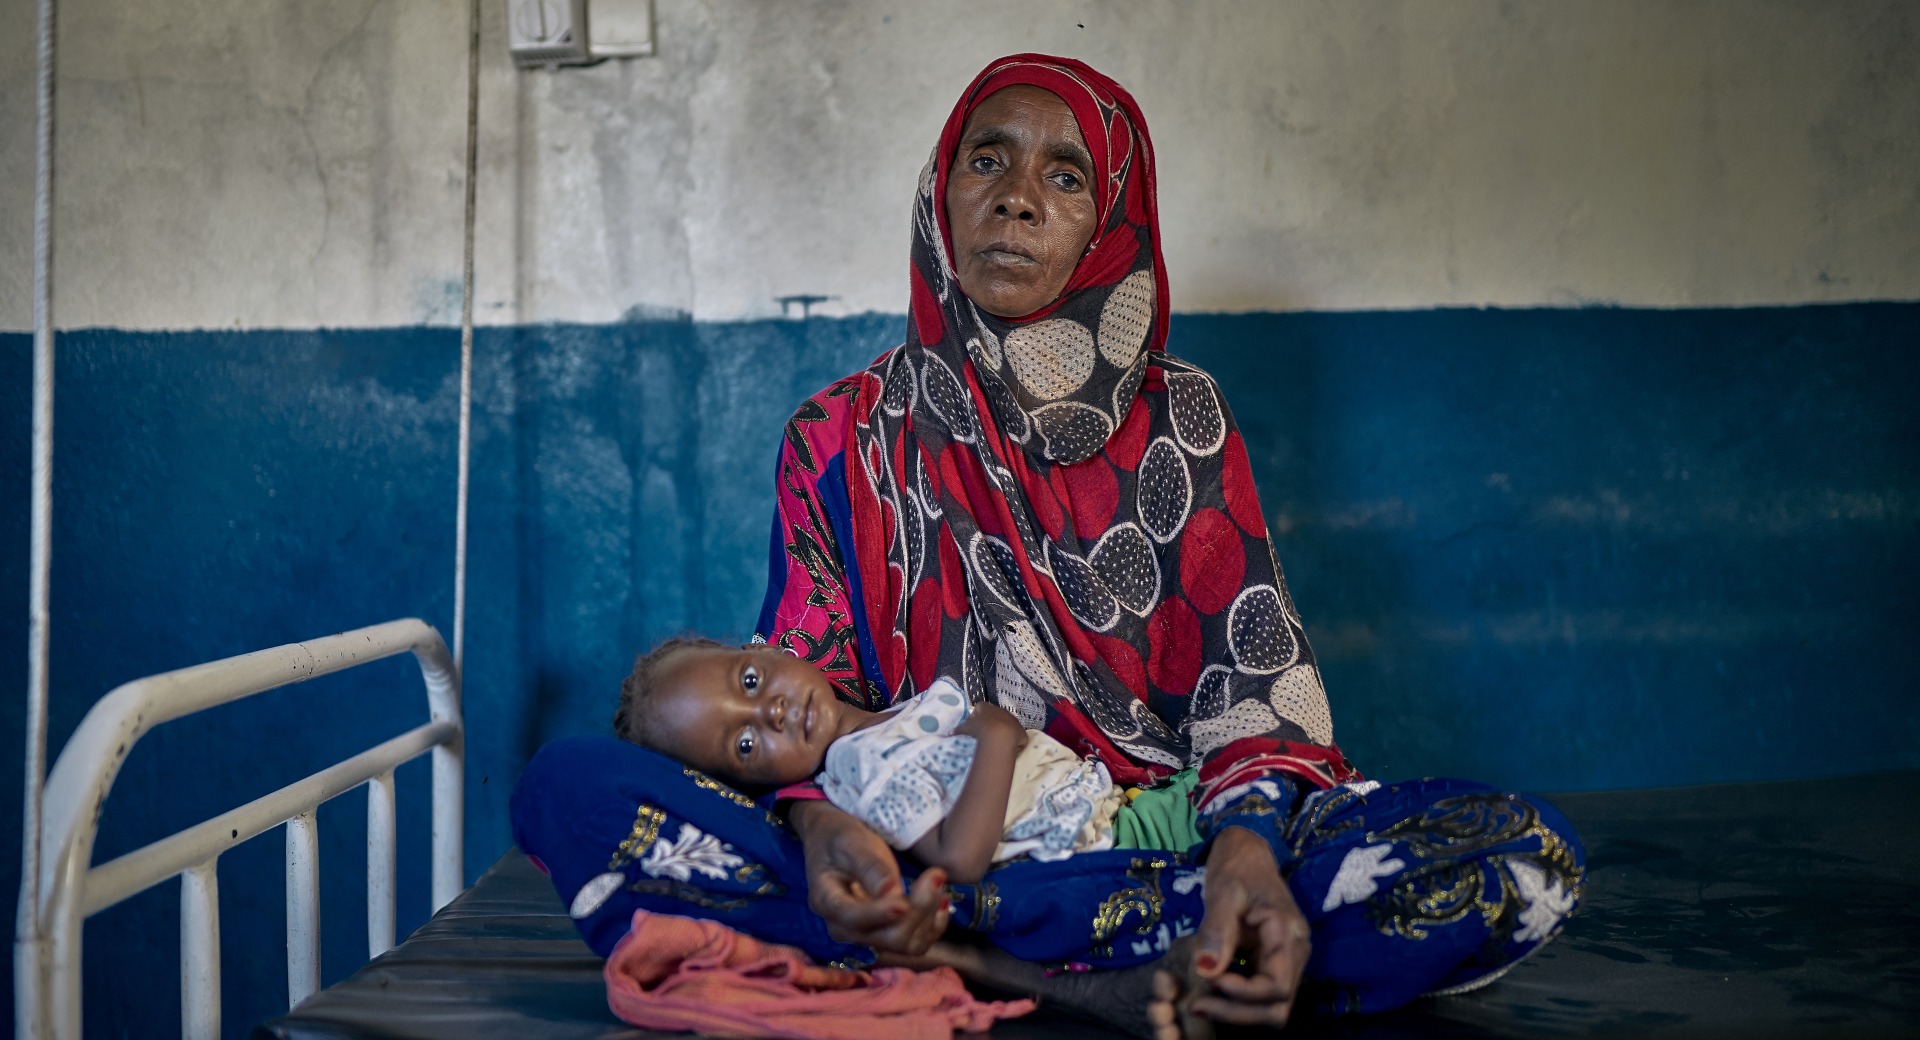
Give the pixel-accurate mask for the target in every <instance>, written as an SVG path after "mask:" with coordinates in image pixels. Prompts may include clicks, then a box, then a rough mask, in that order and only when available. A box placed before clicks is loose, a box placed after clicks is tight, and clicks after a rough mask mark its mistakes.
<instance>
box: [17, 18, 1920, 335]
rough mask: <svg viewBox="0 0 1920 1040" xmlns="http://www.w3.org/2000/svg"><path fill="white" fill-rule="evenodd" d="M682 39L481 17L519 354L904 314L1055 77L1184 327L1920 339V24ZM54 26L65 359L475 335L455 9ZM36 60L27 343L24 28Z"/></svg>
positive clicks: (491, 217) (817, 29)
mask: <svg viewBox="0 0 1920 1040" xmlns="http://www.w3.org/2000/svg"><path fill="white" fill-rule="evenodd" d="M657 3H658V33H657V35H658V39H659V47H660V54H659V56H658V57H656V58H651V59H641V60H636V61H630V62H615V63H608V64H605V65H601V66H598V67H594V68H590V69H581V70H567V71H562V72H559V73H553V74H549V73H545V72H534V73H520V72H515V71H514V70H512V69H511V68H510V67H509V66H508V64H507V61H506V57H505V53H504V43H503V32H502V9H503V5H502V4H501V3H500V0H486V3H485V11H486V17H487V24H486V40H485V44H486V54H485V62H486V69H485V81H484V85H483V96H482V108H483V111H482V121H483V141H482V163H483V165H482V170H481V183H480V203H481V221H482V227H481V234H480V254H479V264H480V268H479V270H480V275H479V281H480V308H479V311H480V314H481V319H482V320H483V321H488V322H495V323H504V322H537V321H555V320H559V321H609V320H617V319H618V318H620V317H621V316H622V315H623V314H628V313H640V314H652V313H659V312H661V311H681V312H689V313H691V314H692V315H693V316H695V317H696V318H702V319H709V318H711V319H724V318H736V317H744V316H757V315H766V314H770V313H774V312H775V310H776V307H775V304H774V303H773V297H775V296H777V295H783V294H788V293H799V292H812V293H824V294H829V295H832V296H833V297H835V299H834V300H833V301H832V303H830V304H829V305H827V306H826V307H823V308H821V309H820V312H824V313H847V312H857V311H866V310H881V311H894V312H898V311H903V310H904V309H905V305H906V292H905V271H906V255H905V253H906V243H907V213H908V202H909V193H910V192H911V190H912V185H913V182H914V177H915V174H916V172H917V171H918V169H919V167H920V164H921V163H922V162H923V161H924V159H925V158H926V154H927V149H928V148H929V147H930V146H931V144H932V142H933V139H934V136H935V134H936V133H937V131H938V128H939V124H940V122H941V120H942V118H943V117H944V116H945V114H946V111H947V108H948V106H949V105H950V104H951V103H952V100H953V98H954V96H955V95H956V94H957V93H958V91H959V90H960V89H961V88H962V87H963V86H964V85H965V83H966V82H967V80H968V79H969V77H970V76H971V75H972V74H973V73H974V72H975V71H977V69H978V68H979V67H980V66H981V65H983V64H984V63H985V62H986V61H987V60H989V59H990V58H992V57H994V56H996V55H999V54H1002V53H1006V52H1010V51H1015V50H1021V49H1034V50H1042V51H1052V52H1056V53H1067V54H1074V55H1078V56H1080V57H1083V58H1085V59H1086V60H1088V61H1090V62H1091V63H1093V64H1094V65H1095V66H1097V67H1099V68H1101V69H1103V70H1105V71H1107V72H1108V73H1110V74H1112V75H1114V76H1115V77H1116V78H1118V79H1119V80H1121V81H1122V82H1123V83H1126V84H1127V85H1128V86H1129V87H1130V89H1132V90H1133V92H1134V93H1135V95H1136V96H1137V97H1138V98H1139V99H1140V101H1141V104H1142V105H1143V106H1144V107H1145V109H1146V112H1147V116H1148V119H1149V121H1150V122H1151V124H1152V126H1153V128H1154V130H1155V139H1156V143H1157V145H1158V147H1159V150H1160V155H1161V160H1162V167H1163V170H1162V191H1163V195H1162V206H1163V214H1164V220H1165V225H1166V226H1165V232H1166V254H1167V259H1168V264H1169V266H1170V268H1171V275H1172V280H1173V291H1174V299H1175V304H1176V306H1177V307H1178V308H1180V309H1184V310H1292V309H1344V308H1357V309H1364V308H1378V307H1424V306H1435V305H1475V304H1495V305H1503V306H1527V305H1539V304H1577V303H1584V302H1595V301H1598V302H1608V303H1620V304H1627V305H1652V306H1714V305H1741V304H1765V303H1793V302H1806V301H1818V300H1855V299H1917V298H1920V174H1916V172H1915V171H1916V170H1920V5H1916V4H1913V3H1911V2H1907V0H1885V2H1870V0H1791V2H1773V3H1765V4H1761V3H1752V2H1747V0H1696V2H1690V3H1674V2H1670V0H1615V2H1610V3H1604V4H1599V3H1584V2H1580V3H1574V2H1567V3H1558V2H1529V3H1502V2H1495V0H1471V2H1469V0H1449V2H1445V3H1442V2H1437V0H1406V2H1386V0H1322V2H1308V0H1292V2H1247V3H1216V2H1196V3H1169V2H1153V0H1104V2H1098V3H1095V2H1069V0H1060V2H1051V3H1049V2H1033V0H970V2H966V3H951V4H948V3H926V2H909V0H841V2H818V3H803V2H799V0H788V2H778V3H776V2H769V0H704V2H702V0H657ZM61 10H62V18H63V23H62V32H61V62H62V64H61V76H60V113H61V119H62V123H61V126H60V134H61V138H60V150H59V162H60V187H59V192H60V194H59V211H58V212H59V218H58V219H59V235H60V253H59V272H58V274H59V297H58V300H57V306H56V309H57V311H58V313H59V316H60V320H61V323H62V324H63V325H69V326H87V325H110V326H123V327H139V328H193V327H223V326H224V327H233V326H240V327H274V326H280V327H306V326H316V325H336V326H337V325H392V324H414V323H421V322H428V323H448V322H451V321H453V320H454V319H455V318H456V317H457V314H458V279H459V259H460V257H459V246H460V238H459V217H460V190H461V171H460V163H461V148H462V136H461V135H462V131H463V125H464V123H463V110H462V105H463V101H464V90H463V87H464V80H463V75H464V64H463V63H464V61H465V50H464V43H465V35H464V31H463V30H464V17H465V14H464V12H465V5H464V4H463V3H460V2H459V0H326V2H318V0H274V2H265V0H194V2H191V3H188V2H184V0H180V2H170V3H165V4H128V3H123V2H115V0H62V3H61ZM0 24H4V25H6V26H7V27H8V28H7V30H6V31H3V32H0V328H9V329H22V328H26V327H28V326H29V324H30V321H31V318H30V308H29V284H30V256H31V248H30V245H31V235H32V228H31V212H32V205H31V200H32V194H31V184H32V161H33V158H32V141H33V136H32V134H33V128H32V104H33V91H32V84H33V78H32V77H33V70H32V46H31V41H32V32H31V27H32V24H33V5H32V2H31V0H0ZM636 308H637V310H636Z"/></svg>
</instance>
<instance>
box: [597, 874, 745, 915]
mask: <svg viewBox="0 0 1920 1040" xmlns="http://www.w3.org/2000/svg"><path fill="white" fill-rule="evenodd" d="M627 891H629V892H637V893H639V894H641V895H653V896H666V897H668V898H670V899H678V900H679V901H681V902H682V903H692V904H693V905H694V906H697V907H700V908H702V909H705V910H718V911H721V912H724V913H732V912H733V911H735V910H740V909H744V908H745V907H746V905H747V902H748V901H747V900H746V899H722V898H720V897H719V896H715V895H713V894H711V893H708V892H705V891H702V890H701V889H700V888H699V887H698V886H695V885H689V884H687V883H686V882H684V881H668V880H663V879H657V878H641V879H639V880H637V881H635V882H633V883H632V884H630V885H628V886H627Z"/></svg>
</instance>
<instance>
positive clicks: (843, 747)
mask: <svg viewBox="0 0 1920 1040" xmlns="http://www.w3.org/2000/svg"><path fill="white" fill-rule="evenodd" d="M970 714H972V706H971V705H970V704H968V703H967V697H966V694H965V693H962V692H961V690H960V688H959V687H958V686H956V685H954V684H953V683H951V682H949V681H947V680H945V679H941V680H938V681H936V682H935V683H934V684H933V685H932V686H929V687H928V688H927V689H926V691H925V692H923V693H921V694H919V695H917V696H915V697H913V698H911V699H909V700H907V701H905V702H904V703H902V704H900V705H898V706H897V707H895V708H894V709H893V711H892V712H891V713H889V715H888V717H887V718H886V719H885V721H882V722H879V723H876V724H874V725H872V726H869V727H867V728H866V729H863V730H858V731H856V732H853V733H849V734H848V735H846V736H844V737H841V738H840V739H839V740H836V741H834V742H833V744H832V745H831V746H829V747H828V748H827V760H826V764H825V767H824V768H823V769H822V771H821V773H820V789H821V790H822V791H823V792H824V793H825V794H826V796H827V799H828V800H829V801H831V802H833V804H835V805H837V806H839V807H840V808H841V809H844V810H845V811H847V812H848V813H851V814H852V815H854V816H857V817H859V818H860V819H861V820H863V821H865V822H866V823H867V825H868V826H870V827H872V828H873V829H874V830H875V831H878V832H879V833H880V836H881V837H883V838H885V839H886V840H887V844H889V845H892V846H893V847H894V848H896V849H908V848H912V847H913V844H914V843H915V842H917V841H919V840H920V839H921V838H923V837H926V834H927V832H928V831H930V830H932V829H933V828H934V825H935V824H938V823H939V822H940V821H941V820H943V819H945V818H946V816H947V813H949V812H951V811H952V810H953V805H954V802H955V801H957V800H958V799H959V797H960V789H961V788H962V787H963V786H964V785H965V784H966V782H967V772H968V771H969V769H971V767H972V766H973V752H974V747H975V745H976V743H977V742H976V741H975V740H974V739H973V738H972V737H967V736H956V735H954V732H953V731H954V729H955V728H957V727H958V726H959V725H960V724H961V723H963V722H965V721H966V720H967V716H968V715H970ZM1124 798H1125V796H1124V795H1123V794H1122V793H1121V791H1120V789H1119V788H1118V787H1115V786H1114V784H1113V780H1112V778H1111V777H1110V776H1108V774H1107V767H1106V766H1105V765H1103V764H1101V763H1100V762H1099V760H1097V759H1086V760H1082V759H1081V758H1079V757H1078V756H1076V755H1075V754H1074V753H1073V752H1071V751H1069V750H1067V748H1066V746H1065V745H1063V744H1061V743H1060V742H1059V741H1057V740H1055V739H1053V738H1052V737H1049V736H1047V735H1046V734H1045V733H1042V732H1040V731H1039V730H1033V729H1030V730H1028V731H1027V746H1026V748H1025V749H1024V750H1022V751H1021V752H1020V755H1019V757H1018V758H1016V759H1015V760H1014V767H1013V787H1012V790H1011V791H1010V792H1009V794H1008V797H1007V821H1006V828H1005V830H1003V831H1002V832H1001V841H1000V845H999V847H998V848H996V849H995V850H994V853H993V859H994V862H996V863H997V862H1000V861H1002V860H1007V859H1012V858H1014V857H1015V856H1020V855H1023V854H1025V855H1031V856H1032V857H1033V858H1034V859H1041V860H1055V859H1065V858H1066V857H1067V856H1070V855H1072V854H1073V853H1075V852H1092V851H1094V850H1097V849H1105V848H1111V847H1112V846H1113V816H1114V813H1115V812H1117V811H1119V808H1120V806H1121V804H1122V803H1123V801H1124Z"/></svg>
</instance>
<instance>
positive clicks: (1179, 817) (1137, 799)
mask: <svg viewBox="0 0 1920 1040" xmlns="http://www.w3.org/2000/svg"><path fill="white" fill-rule="evenodd" d="M1199 779H1200V771H1199V770H1197V769H1182V770H1181V771H1179V772H1178V773H1175V774H1173V775H1172V776H1170V777H1168V778H1167V782H1166V783H1164V784H1162V785H1160V786H1159V787H1154V788H1150V789H1147V790H1143V791H1141V792H1140V793H1139V794H1136V795H1134V796H1133V800H1132V801H1131V802H1129V803H1128V804H1126V805H1123V806H1121V807H1120V811H1119V813H1117V814H1116V815H1115V816H1114V818H1113V847H1114V848H1116V849H1165V850H1167V851H1169V852H1185V851H1187V850H1188V849H1190V848H1193V847H1194V846H1195V845H1198V844H1200V827H1199V825H1198V822H1197V821H1196V819H1195V817H1194V812H1193V799H1192V797H1191V796H1192V794H1193V785H1194V784H1195V782H1197V781H1198V780H1199Z"/></svg>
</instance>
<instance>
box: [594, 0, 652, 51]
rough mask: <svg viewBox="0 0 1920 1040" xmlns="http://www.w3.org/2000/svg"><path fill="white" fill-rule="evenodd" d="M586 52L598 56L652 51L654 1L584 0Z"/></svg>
mask: <svg viewBox="0 0 1920 1040" xmlns="http://www.w3.org/2000/svg"><path fill="white" fill-rule="evenodd" d="M587 51H588V52H589V53H591V54H592V55H593V60H595V61H599V60H600V59H601V58H644V57H646V56H648V55H650V54H652V53H653V0H587Z"/></svg>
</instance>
